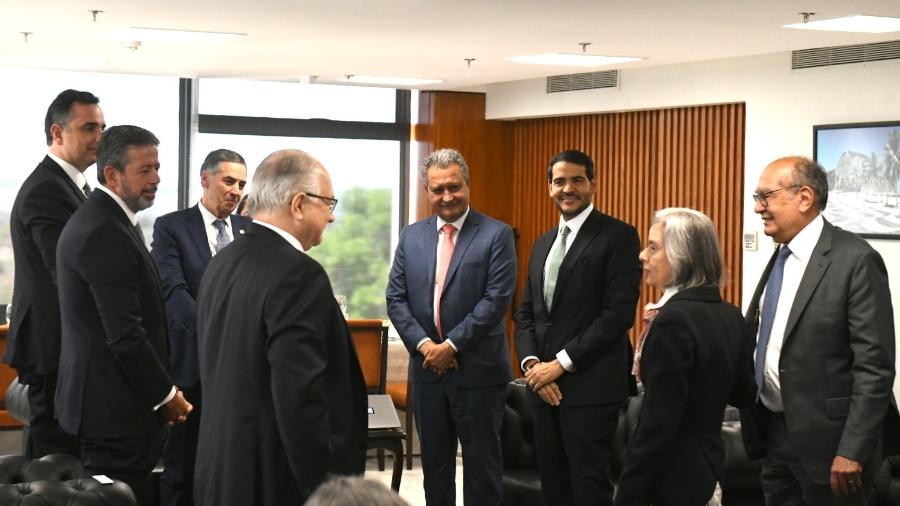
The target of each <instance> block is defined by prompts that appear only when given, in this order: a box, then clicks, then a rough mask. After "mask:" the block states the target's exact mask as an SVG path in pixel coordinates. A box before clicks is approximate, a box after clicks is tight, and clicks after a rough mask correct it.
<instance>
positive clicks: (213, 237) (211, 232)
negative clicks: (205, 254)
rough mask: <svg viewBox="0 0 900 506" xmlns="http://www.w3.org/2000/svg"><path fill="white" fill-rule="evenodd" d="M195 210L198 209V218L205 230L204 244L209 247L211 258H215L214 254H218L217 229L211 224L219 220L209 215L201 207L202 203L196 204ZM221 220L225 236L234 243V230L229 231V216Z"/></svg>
mask: <svg viewBox="0 0 900 506" xmlns="http://www.w3.org/2000/svg"><path fill="white" fill-rule="evenodd" d="M197 208H198V209H200V216H202V217H203V229H204V230H206V242H207V243H208V245H209V252H210V254H211V255H212V256H216V253H218V250H217V249H216V248H217V246H218V240H217V238H218V237H219V229H218V228H217V227H216V226H215V225H213V223H214V222H215V221H216V220H218V219H220V218H219V217H218V216H216V215H215V214H213V213H211V212H210V211H209V209H207V208H206V206H204V205H203V202H202V201H200V202H197ZM221 219H222V221H224V222H225V235H227V236H228V240H229V242H230V241H234V230H232V229H231V216H226V217H224V218H221Z"/></svg>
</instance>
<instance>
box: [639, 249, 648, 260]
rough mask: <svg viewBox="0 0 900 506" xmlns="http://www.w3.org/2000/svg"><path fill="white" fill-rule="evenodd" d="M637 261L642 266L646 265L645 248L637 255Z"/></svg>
mask: <svg viewBox="0 0 900 506" xmlns="http://www.w3.org/2000/svg"><path fill="white" fill-rule="evenodd" d="M638 260H640V261H641V263H642V264H645V263H647V248H644V249H642V250H641V254H640V255H638Z"/></svg>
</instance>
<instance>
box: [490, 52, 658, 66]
mask: <svg viewBox="0 0 900 506" xmlns="http://www.w3.org/2000/svg"><path fill="white" fill-rule="evenodd" d="M507 60H508V61H512V62H516V63H532V64H537V65H564V66H576V67H602V66H604V65H616V64H619V63H629V62H633V61H639V60H643V58H638V57H634V56H602V55H597V54H587V53H548V54H535V55H529V56H513V57H512V58H507Z"/></svg>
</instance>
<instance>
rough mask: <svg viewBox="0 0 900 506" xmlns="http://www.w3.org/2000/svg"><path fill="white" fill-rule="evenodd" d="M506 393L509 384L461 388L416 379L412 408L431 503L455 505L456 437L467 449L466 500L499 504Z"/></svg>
mask: <svg viewBox="0 0 900 506" xmlns="http://www.w3.org/2000/svg"><path fill="white" fill-rule="evenodd" d="M505 398H506V385H496V386H489V387H480V388H463V387H460V386H457V385H455V384H453V383H451V382H448V381H438V382H436V383H416V385H415V387H414V388H413V409H414V410H415V414H416V427H417V429H418V431H419V441H420V442H421V444H422V471H423V473H424V475H425V480H424V488H425V502H426V504H428V506H455V505H456V479H455V475H456V448H457V446H456V442H457V440H459V442H460V444H461V445H462V454H463V499H464V504H466V506H479V505H485V506H499V505H500V504H501V502H502V499H503V456H502V452H501V449H500V426H501V425H502V423H503V406H504V401H505Z"/></svg>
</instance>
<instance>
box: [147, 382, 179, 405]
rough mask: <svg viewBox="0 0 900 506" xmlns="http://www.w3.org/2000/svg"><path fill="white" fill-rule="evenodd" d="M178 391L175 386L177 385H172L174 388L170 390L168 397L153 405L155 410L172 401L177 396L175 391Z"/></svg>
mask: <svg viewBox="0 0 900 506" xmlns="http://www.w3.org/2000/svg"><path fill="white" fill-rule="evenodd" d="M176 392H178V389H177V388H175V385H172V390H170V391H169V395H167V396H166V398H165V399H163V401H162V402H160V403H159V404H157V405H156V406H153V411H156V410H158V409H159V408H161V407H163V406H164V405H165V404H166V403H167V402H169V401H171V400H172V399H174V398H175V393H176Z"/></svg>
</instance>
